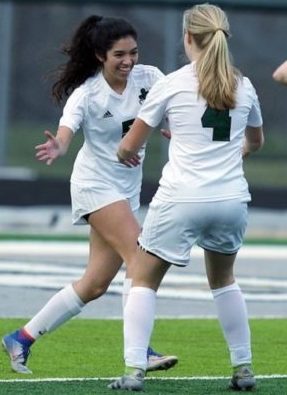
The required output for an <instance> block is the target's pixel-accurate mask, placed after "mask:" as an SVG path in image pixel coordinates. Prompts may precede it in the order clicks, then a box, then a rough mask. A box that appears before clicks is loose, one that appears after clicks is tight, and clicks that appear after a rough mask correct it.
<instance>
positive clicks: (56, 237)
mask: <svg viewBox="0 0 287 395" xmlns="http://www.w3.org/2000/svg"><path fill="white" fill-rule="evenodd" d="M0 241H59V242H61V241H75V242H83V241H86V242H88V241H89V236H88V235H82V234H75V235H72V234H46V233H39V232H38V233H27V232H26V231H25V233H15V230H12V231H11V233H8V232H7V231H5V232H1V231H0ZM244 245H267V246H268V245H270V246H287V239H286V238H276V237H274V238H248V239H246V240H245V241H244Z"/></svg>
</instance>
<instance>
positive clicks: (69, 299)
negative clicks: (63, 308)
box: [62, 284, 85, 309]
mask: <svg viewBox="0 0 287 395" xmlns="http://www.w3.org/2000/svg"><path fill="white" fill-rule="evenodd" d="M62 292H63V297H64V299H65V302H66V304H67V305H68V306H69V307H70V305H71V303H73V305H74V307H76V308H78V309H81V308H82V307H84V306H85V303H84V302H83V301H82V299H81V298H80V297H79V295H78V294H77V292H76V291H75V289H74V287H73V285H72V284H69V285H67V286H66V287H65V288H64V289H63V290H62Z"/></svg>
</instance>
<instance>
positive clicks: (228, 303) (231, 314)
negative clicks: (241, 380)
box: [212, 283, 252, 366]
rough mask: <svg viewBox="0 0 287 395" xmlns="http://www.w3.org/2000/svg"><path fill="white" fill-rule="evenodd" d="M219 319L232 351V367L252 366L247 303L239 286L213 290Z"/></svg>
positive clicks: (232, 285) (233, 285)
mask: <svg viewBox="0 0 287 395" xmlns="http://www.w3.org/2000/svg"><path fill="white" fill-rule="evenodd" d="M212 294H213V297H214V301H215V305H216V308H217V312H218V318H219V321H220V324H221V327H222V330H223V333H224V337H225V340H226V342H227V344H228V347H229V351H230V359H231V365H232V366H239V365H243V364H251V360H252V354H251V345H250V329H249V323H248V316H247V308H246V303H245V300H244V298H243V295H242V292H241V289H240V287H239V286H238V284H236V283H234V284H231V285H228V286H227V287H223V288H219V289H215V290H212Z"/></svg>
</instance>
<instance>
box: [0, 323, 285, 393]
mask: <svg viewBox="0 0 287 395" xmlns="http://www.w3.org/2000/svg"><path fill="white" fill-rule="evenodd" d="M24 322H25V320H16V319H1V320H0V324H1V336H2V335H3V334H5V333H6V332H9V331H11V330H13V329H15V328H17V327H19V326H21V325H22V324H23V323H24ZM251 330H252V338H253V356H254V369H255V372H256V374H257V375H258V388H257V391H256V393H258V394H262V395H263V394H264V395H273V394H274V395H277V394H281V395H284V394H287V358H286V339H287V319H273V320H272V319H252V320H251ZM152 344H153V346H154V347H155V348H156V349H157V350H159V351H163V352H165V353H169V354H176V355H178V357H179V360H180V361H179V364H178V365H177V366H176V367H175V368H174V369H171V370H169V371H166V372H165V371H164V372H157V373H153V374H149V376H148V379H147V381H146V387H145V392H146V393H148V394H158V395H164V394H174V393H177V394H196V395H201V394H204V395H207V394H211V395H215V394H225V393H226V394H228V393H231V392H230V390H228V389H227V385H228V377H229V375H230V366H229V357H228V352H227V349H226V346H225V342H224V340H223V337H222V334H221V331H220V328H219V325H218V322H217V321H216V320H213V319H207V320H204V319H184V320H183V319H180V320H176V319H173V320H164V319H160V320H157V321H156V325H155V330H154V333H153V339H152ZM0 362H1V364H0V368H1V369H0V394H1V395H2V394H3V395H4V394H5V395H6V394H17V395H18V394H29V395H30V394H33V395H34V394H41V395H46V394H49V395H58V394H59V395H60V394H83V395H88V394H110V393H113V391H111V390H109V389H107V388H106V386H107V383H109V382H110V381H111V379H109V378H112V377H118V376H120V375H121V374H122V372H123V361H122V322H121V321H119V320H91V319H89V320H88V319H74V320H72V321H70V322H69V323H68V324H66V325H64V326H63V327H61V328H60V329H58V330H57V331H56V332H54V333H52V334H50V335H46V336H45V337H43V339H41V340H40V341H38V342H37V343H36V344H35V345H34V346H33V348H32V356H31V358H30V360H29V367H30V368H31V369H32V370H33V372H34V374H33V375H28V376H23V375H19V374H16V373H12V372H11V370H10V366H9V363H8V359H7V356H6V355H5V354H4V353H1V359H0ZM270 376H273V377H270ZM56 378H57V380H55V379H56ZM17 379H18V380H19V379H26V380H27V379H28V382H27V381H15V380H17ZM45 379H46V380H45ZM47 379H54V381H52V380H47ZM72 379H73V380H72ZM76 379H77V380H76ZM11 380H13V381H11ZM31 380H33V381H31ZM34 380H35V381H34ZM120 393H122V392H120Z"/></svg>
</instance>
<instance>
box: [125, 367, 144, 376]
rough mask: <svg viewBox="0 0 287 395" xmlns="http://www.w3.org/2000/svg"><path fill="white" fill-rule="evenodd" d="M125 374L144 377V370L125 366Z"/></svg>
mask: <svg viewBox="0 0 287 395" xmlns="http://www.w3.org/2000/svg"><path fill="white" fill-rule="evenodd" d="M125 375H127V376H136V377H139V378H144V376H145V370H144V369H140V368H134V367H132V366H126V368H125Z"/></svg>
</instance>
